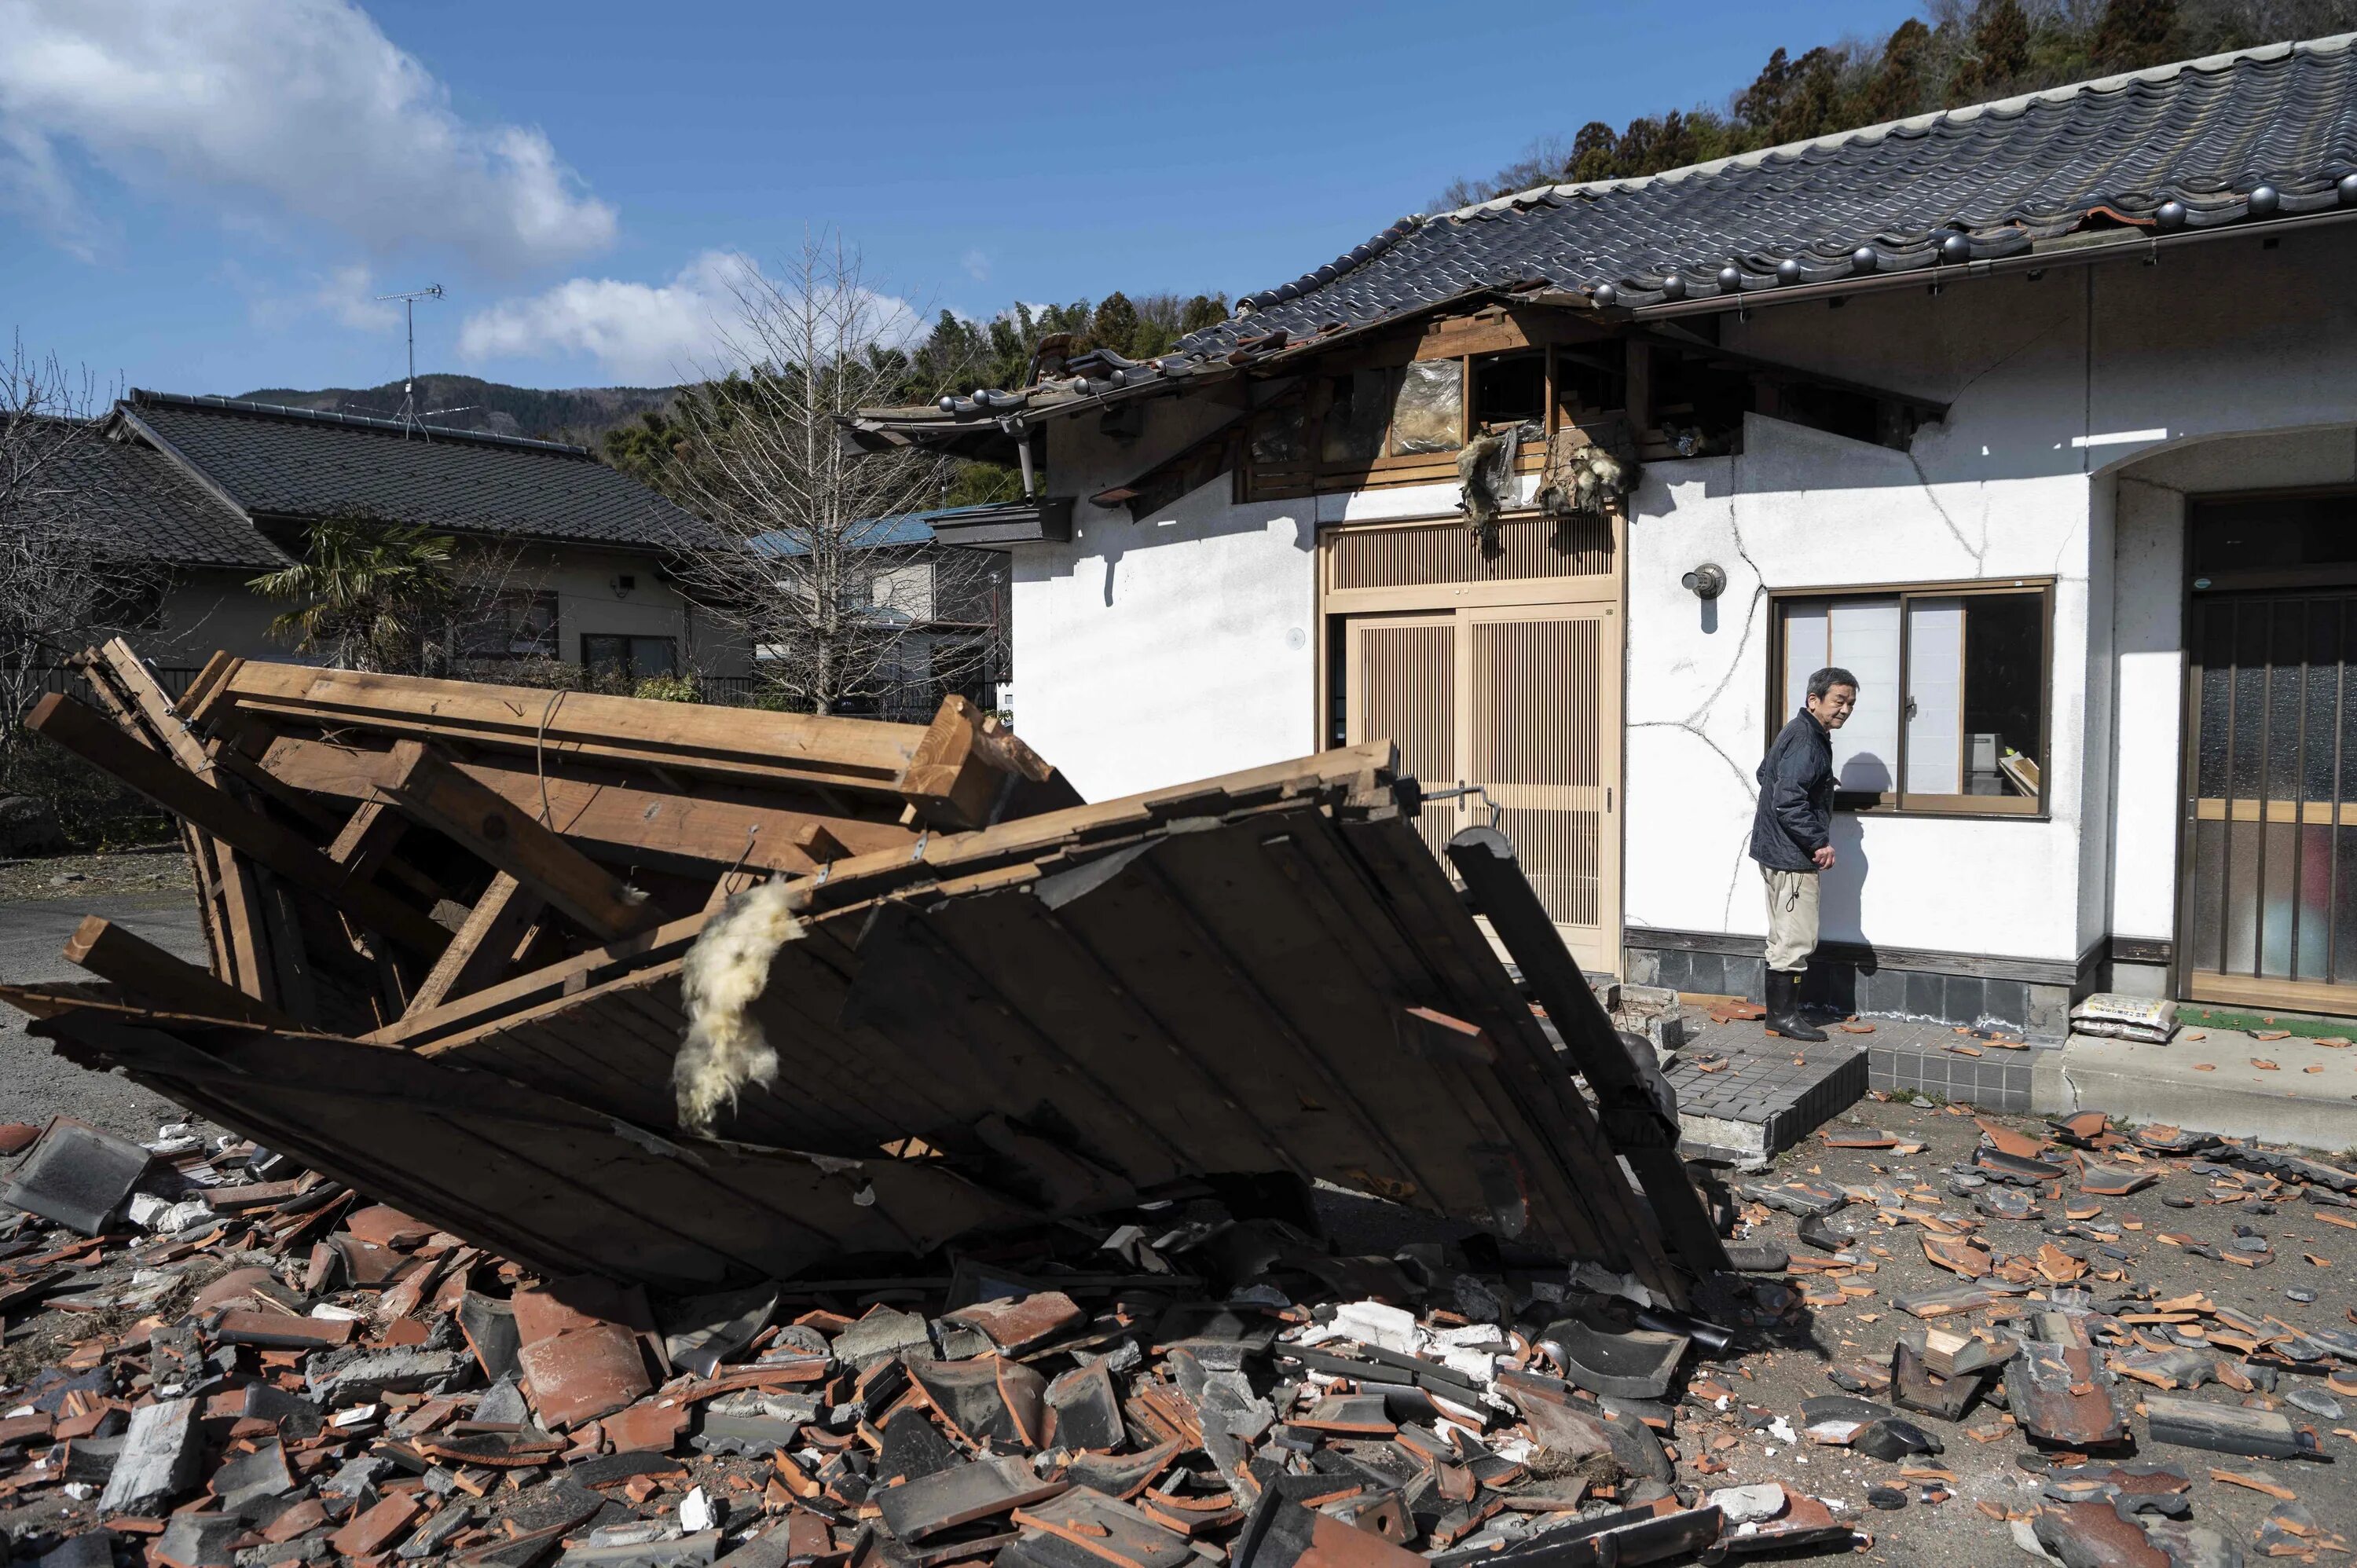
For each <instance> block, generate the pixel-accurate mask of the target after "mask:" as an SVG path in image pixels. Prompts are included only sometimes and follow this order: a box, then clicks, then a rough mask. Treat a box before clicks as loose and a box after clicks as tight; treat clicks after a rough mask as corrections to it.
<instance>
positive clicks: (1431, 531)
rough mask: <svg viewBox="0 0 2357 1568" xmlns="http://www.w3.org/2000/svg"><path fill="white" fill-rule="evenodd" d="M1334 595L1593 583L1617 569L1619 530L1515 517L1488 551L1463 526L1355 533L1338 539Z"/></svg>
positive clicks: (1579, 521)
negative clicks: (1550, 581) (1511, 583)
mask: <svg viewBox="0 0 2357 1568" xmlns="http://www.w3.org/2000/svg"><path fill="white" fill-rule="evenodd" d="M1332 560H1333V566H1332V571H1333V581H1332V583H1331V584H1330V585H1329V586H1331V587H1334V588H1338V589H1340V588H1410V587H1421V586H1426V585H1434V584H1447V583H1494V582H1505V581H1508V580H1509V579H1514V578H1526V577H1592V576H1600V575H1605V574H1607V573H1609V572H1610V571H1611V570H1612V529H1611V526H1610V525H1609V524H1608V523H1606V522H1603V521H1600V520H1598V519H1596V518H1590V517H1586V516H1575V517H1569V518H1566V519H1565V520H1563V521H1561V522H1560V523H1558V522H1556V521H1555V520H1554V519H1552V518H1544V517H1523V518H1509V519H1505V520H1503V521H1501V522H1500V523H1499V524H1498V532H1497V543H1496V545H1495V547H1494V548H1491V549H1488V550H1485V549H1484V548H1483V546H1482V543H1481V541H1480V537H1479V536H1478V535H1476V534H1474V533H1473V532H1471V531H1470V530H1469V529H1468V528H1467V527H1466V526H1465V525H1464V524H1463V523H1461V522H1435V523H1419V524H1415V525H1413V526H1410V527H1406V528H1351V529H1343V530H1340V531H1339V532H1337V533H1336V534H1335V535H1334V544H1333V551H1332Z"/></svg>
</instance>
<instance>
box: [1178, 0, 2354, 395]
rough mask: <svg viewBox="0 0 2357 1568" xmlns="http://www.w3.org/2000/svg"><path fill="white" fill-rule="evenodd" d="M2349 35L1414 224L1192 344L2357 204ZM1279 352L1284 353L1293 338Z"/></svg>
mask: <svg viewBox="0 0 2357 1568" xmlns="http://www.w3.org/2000/svg"><path fill="white" fill-rule="evenodd" d="M2352 43H2357V34H2347V35H2342V36H2340V37H2336V38H2322V39H2319V40H2317V41H2315V42H2312V43H2302V44H2274V45H2269V46H2267V47H2266V48H2255V49H2246V50H2244V51H2241V52H2239V53H2236V54H2231V55H2219V56H2214V57H2212V58H2211V59H2199V60H2192V61H2188V62H2185V63H2181V64H2177V65H2168V66H2160V67H2158V68H2155V69H2154V70H2145V71H2138V72H2135V73H2133V74H2130V75H2126V76H2115V77H2107V78H2104V79H2103V80H2101V81H2089V82H2082V83H2079V84H2077V85H2075V86H2071V87H2061V88H2055V89H2052V90H2050V91H2044V92H2036V93H2030V94H2027V95H2025V96H2023V97H2019V98H2011V99H2007V100H2004V101H2003V102H1995V103H1985V104H1978V105H1975V106H1973V107H1971V108H1965V109H1955V110H1950V111H1948V112H1946V113H1938V114H1927V115H1921V116H1919V117H1917V118H1915V119H1911V120H1901V121H1896V122H1893V123H1891V124H1883V125H1875V126H1870V127H1867V128H1866V129H1863V130H1857V131H1848V132H1844V133H1842V134H1838V135H1833V136H1825V137H1822V138H1820V139H1818V140H1815V141H1811V142H1802V143H1795V144H1793V145H1789V146H1782V147H1775V148H1770V149H1768V150H1766V151H1763V152H1757V153H1747V154H1744V155H1743V156H1739V157H1733V158H1726V159H1721V160H1719V161H1717V162H1716V163H1708V164H1700V165H1696V166H1694V167H1691V168H1684V169H1676V170H1673V171H1671V172H1668V173H1665V174H1658V175H1652V176H1648V177H1643V178H1640V179H1623V180H1606V181H1600V182H1597V183H1592V184H1587V185H1555V186H1543V187H1540V188H1537V189H1534V190H1526V191H1523V192H1521V193H1519V194H1517V195H1513V196H1508V197H1501V198H1499V199H1496V200H1494V201H1488V202H1483V203H1481V204H1480V205H1478V206H1474V207H1469V208H1466V209H1462V210H1460V211H1458V212H1453V213H1449V214H1447V215H1445V216H1442V217H1438V218H1432V219H1405V220H1402V221H1401V222H1399V223H1397V224H1394V225H1393V226H1392V227H1391V228H1390V229H1387V230H1385V231H1383V233H1382V234H1379V235H1377V236H1376V237H1375V238H1374V239H1373V240H1372V241H1370V242H1368V243H1367V244H1365V245H1361V246H1360V247H1358V248H1357V249H1356V250H1354V251H1352V252H1350V253H1349V254H1347V255H1344V256H1342V257H1340V258H1338V259H1337V260H1336V261H1334V262H1332V263H1329V264H1328V265H1326V266H1324V267H1320V268H1319V269H1318V271H1317V272H1315V273H1312V274H1308V275H1307V276H1305V277H1302V278H1299V279H1297V280H1296V281H1295V282H1293V283H1289V284H1286V285H1284V286H1282V287H1280V288H1275V289H1271V290H1268V291H1266V292H1265V293H1262V294H1259V295H1246V296H1245V297H1244V298H1243V299H1242V300H1239V301H1238V306H1239V312H1240V313H1239V315H1238V316H1237V317H1234V318H1232V319H1230V320H1228V321H1225V322H1222V324H1220V325H1219V326H1217V327H1213V328H1208V329H1206V330H1204V331H1202V332H1199V333H1197V334H1195V335H1194V336H1192V337H1190V338H1187V339H1186V340H1185V341H1184V342H1182V343H1180V344H1179V349H1178V353H1179V355H1181V356H1200V355H1205V354H1211V353H1218V354H1222V355H1224V354H1226V353H1227V352H1228V351H1229V350H1230V349H1232V348H1234V347H1235V346H1236V345H1237V344H1238V343H1239V342H1243V341H1247V340H1250V339H1252V338H1259V337H1263V336H1265V335H1266V334H1269V333H1271V332H1272V331H1274V330H1275V329H1276V328H1285V329H1286V331H1287V332H1288V333H1289V335H1290V337H1291V338H1292V340H1293V341H1294V342H1296V343H1298V342H1300V341H1301V339H1303V338H1306V337H1308V336H1310V335H1312V334H1315V333H1317V332H1318V331H1320V330H1322V329H1324V328H1327V327H1328V326H1329V324H1332V323H1340V324H1341V325H1342V326H1345V327H1361V326H1364V325H1367V324H1368V323H1371V322H1374V321H1379V320H1382V319H1383V318H1385V317H1392V316H1397V315H1402V314H1405V313H1406V312H1410V311H1413V310H1416V309H1419V308H1423V307H1426V306H1431V305H1434V304H1437V303H1438V302H1440V301H1442V300H1445V299H1448V298H1450V297H1451V296H1454V295H1461V294H1464V293H1466V292H1467V291H1469V290H1474V289H1481V288H1512V287H1516V286H1518V285H1535V284H1540V283H1544V285H1549V286H1551V287H1553V288H1555V289H1564V290H1574V291H1579V292H1583V293H1587V294H1588V295H1590V296H1591V297H1592V298H1594V299H1595V301H1596V302H1597V303H1598V304H1606V305H1609V304H1619V305H1622V306H1640V307H1641V306H1646V305H1652V304H1658V303H1661V302H1663V301H1664V300H1675V299H1679V298H1683V297H1699V296H1702V295H1710V294H1714V293H1727V294H1742V293H1750V292H1754V291H1769V290H1773V289H1776V288H1778V287H1781V286H1786V285H1792V284H1795V283H1823V282H1828V281H1835V280H1838V279H1842V278H1846V277H1853V276H1857V275H1860V274H1871V273H1890V272H1901V271H1906V270H1910V269H1915V268H1929V267H1932V266H1936V265H1940V264H1953V263H1959V262H1964V261H1979V260H1985V259H1988V258H1992V257H1998V256H2006V255H2012V254H2016V253H2018V252H2024V251H2027V250H2029V248H2030V247H2031V245H2032V244H2033V243H2034V242H2038V241H2041V240H2050V239H2053V238H2056V237H2058V236H2060V235H2063V234H2066V233H2070V232H2072V231H2074V230H2077V229H2080V228H2083V227H2087V226H2090V225H2095V224H2125V225H2132V226H2135V227H2136V228H2140V229H2147V230H2151V231H2176V230H2191V229H2202V228H2208V227H2212V226H2213V225H2217V224H2223V223H2233V222H2235V221H2238V220H2243V219H2245V218H2267V217H2273V216H2276V215H2278V214H2282V215H2292V214H2299V213H2309V212H2318V211H2322V210H2326V209H2332V208H2335V207H2341V208H2357V50H2352ZM1280 341H1281V340H1280Z"/></svg>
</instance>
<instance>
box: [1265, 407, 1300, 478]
mask: <svg viewBox="0 0 2357 1568" xmlns="http://www.w3.org/2000/svg"><path fill="white" fill-rule="evenodd" d="M1307 413H1308V411H1307V410H1306V409H1304V408H1303V407H1302V405H1301V403H1299V402H1298V401H1296V402H1294V403H1287V404H1286V406H1284V407H1282V408H1271V409H1264V410H1262V411H1261V412H1260V413H1256V414H1254V415H1253V424H1252V459H1253V461H1254V463H1255V464H1258V465H1260V466H1262V467H1272V468H1290V467H1299V466H1300V465H1301V464H1303V463H1305V462H1307V461H1308V459H1309V442H1308V418H1307Z"/></svg>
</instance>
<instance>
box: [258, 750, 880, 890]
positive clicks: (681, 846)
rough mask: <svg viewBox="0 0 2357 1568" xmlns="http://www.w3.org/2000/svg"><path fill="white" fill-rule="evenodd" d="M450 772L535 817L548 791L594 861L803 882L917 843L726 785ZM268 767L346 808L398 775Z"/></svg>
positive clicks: (377, 768)
mask: <svg viewBox="0 0 2357 1568" xmlns="http://www.w3.org/2000/svg"><path fill="white" fill-rule="evenodd" d="M451 765H452V766H453V767H455V768H457V770H458V771H459V772H461V773H463V774H465V775H466V776H467V777H468V778H469V779H473V780H475V782H477V783H478V784H480V785H482V786H483V787H484V788H485V789H490V790H491V791H493V792H494V793H496V794H498V795H499V796H500V797H501V798H502V799H504V800H507V801H509V802H510V803H511V804H513V805H516V806H519V807H521V808H522V809H523V810H524V811H528V812H530V813H532V814H533V816H535V817H536V816H538V815H539V814H540V810H541V801H542V799H543V795H544V793H545V798H546V800H547V802H548V821H549V823H550V825H551V826H553V827H554V828H555V830H556V831H557V832H559V833H561V834H563V835H564V836H565V838H567V839H570V840H572V841H573V842H574V843H576V844H577V845H579V846H581V847H583V848H584V849H586V850H587V851H588V852H589V853H590V854H611V855H613V856H615V857H618V858H627V859H628V860H629V861H630V862H633V863H636V864H639V865H665V866H669V867H671V868H673V869H679V870H688V871H703V872H704V873H705V875H711V870H710V868H711V867H714V866H726V865H743V866H744V867H745V868H747V869H748V870H760V871H782V872H785V873H787V874H788V875H802V874H803V873H807V872H813V871H816V870H817V869H818V868H819V867H820V866H821V865H825V864H826V862H827V861H829V860H831V859H839V858H841V857H842V856H843V855H845V854H874V853H877V852H879V851H884V850H890V849H905V848H906V847H907V846H908V845H909V844H910V843H914V842H915V841H916V837H917V835H916V832H915V831H914V830H912V829H909V828H904V827H902V826H900V825H899V823H897V822H868V821H864V820H862V819H859V818H856V817H847V816H840V815H835V814H832V813H825V812H815V811H784V810H780V809H778V808H776V807H772V806H767V805H759V804H754V803H751V802H748V801H745V800H734V799H731V798H729V791H730V790H732V789H735V788H736V786H733V785H727V784H708V785H705V787H704V788H703V789H700V790H699V792H697V793H695V794H693V795H688V794H674V793H671V792H668V791H665V790H662V789H649V788H647V787H646V786H645V784H644V783H642V782H633V781H630V780H624V779H619V778H600V777H590V778H581V777H577V776H576V775H574V774H572V773H569V772H558V771H554V769H552V771H550V772H548V773H546V774H538V773H535V772H534V771H533V768H532V765H531V763H530V761H529V760H528V759H517V761H516V763H515V765H514V766H510V765H508V764H507V763H504V762H501V761H499V760H492V759H485V758H481V757H468V758H465V759H461V760H454V761H453V762H452V764H451ZM261 766H262V767H263V768H265V769H267V770H268V771H269V773H270V775H271V776H272V777H273V778H274V779H277V780H278V781H279V782H280V783H281V784H283V785H286V786H290V787H292V788H294V789H301V790H304V791H307V792H309V793H311V794H316V795H330V796H335V797H339V798H340V799H343V800H374V799H377V798H378V791H379V789H380V787H381V785H382V782H383V781H385V780H387V779H391V778H392V776H393V772H394V770H395V765H394V763H393V757H392V754H391V753H390V752H386V751H373V750H370V749H367V748H365V747H361V746H343V745H339V744H336V743H333V742H329V741H323V740H304V739H300V738H297V737H295V736H281V737H279V738H278V739H275V740H273V741H272V742H271V743H270V746H269V748H268V749H267V750H265V751H264V753H263V754H262V757H261ZM597 771H599V772H602V771H603V770H602V769H599V770H597ZM871 800H872V801H873V804H874V805H875V807H876V808H877V809H878V810H879V811H880V810H883V809H884V808H885V806H886V802H887V801H889V802H890V805H891V809H893V810H895V811H897V810H898V808H899V800H898V798H897V797H884V798H882V799H875V798H871ZM813 828H817V829H820V830H822V831H823V832H825V833H826V834H827V835H828V837H829V838H831V839H832V840H833V841H834V843H837V844H838V845H840V846H841V847H840V850H839V851H838V852H837V853H834V854H826V853H820V852H818V851H816V850H815V849H814V848H813V843H811V842H806V841H805V839H804V836H803V835H804V834H805V833H806V832H808V830H810V829H813ZM395 864H398V862H396V863H395Z"/></svg>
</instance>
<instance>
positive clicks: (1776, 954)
mask: <svg viewBox="0 0 2357 1568" xmlns="http://www.w3.org/2000/svg"><path fill="white" fill-rule="evenodd" d="M1760 875H1762V876H1764V877H1766V878H1767V879H1768V967H1769V968H1770V969H1775V970H1782V971H1784V972H1788V973H1789V972H1793V971H1796V970H1803V969H1806V968H1808V967H1809V954H1811V953H1812V952H1814V951H1815V950H1816V946H1817V874H1816V873H1815V872H1813V871H1779V870H1777V869H1776V868H1775V867H1774V866H1770V865H1763V866H1761V867H1760Z"/></svg>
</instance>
